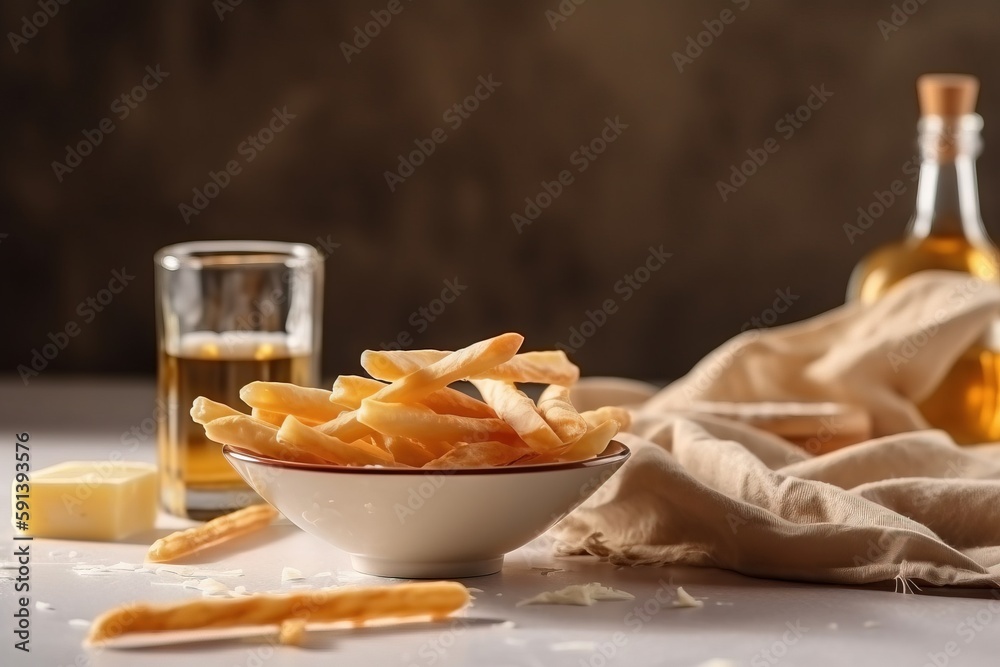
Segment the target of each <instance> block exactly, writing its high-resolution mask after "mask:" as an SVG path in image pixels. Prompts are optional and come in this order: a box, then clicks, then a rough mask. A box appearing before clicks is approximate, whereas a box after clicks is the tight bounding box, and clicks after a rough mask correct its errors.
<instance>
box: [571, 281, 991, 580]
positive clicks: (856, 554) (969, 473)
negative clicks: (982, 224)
mask: <svg viewBox="0 0 1000 667" xmlns="http://www.w3.org/2000/svg"><path fill="white" fill-rule="evenodd" d="M998 315H1000V286H998V285H993V284H988V283H983V282H981V281H978V280H976V279H972V278H969V277H968V276H965V275H962V274H957V273H946V272H926V273H920V274H916V275H914V276H912V277H911V278H908V279H907V280H905V281H903V282H901V283H900V284H899V285H898V286H897V287H896V288H894V289H893V290H892V291H891V292H890V293H889V294H887V295H886V296H885V298H884V299H883V300H882V301H880V302H879V303H877V304H875V305H872V306H861V305H857V304H851V305H847V306H844V307H841V308H838V309H836V310H833V311H831V312H829V313H826V314H823V315H821V316H819V317H816V318H813V319H811V320H807V321H804V322H799V323H796V324H792V325H787V326H783V327H777V328H774V329H770V330H764V331H760V332H756V331H753V332H746V333H744V334H741V335H739V336H737V337H736V338H735V339H733V340H731V341H729V342H728V343H727V344H725V345H723V346H722V347H721V348H719V349H718V350H716V351H715V352H713V353H712V354H710V355H709V356H708V357H706V358H705V359H704V360H703V361H701V362H700V363H699V364H698V365H697V366H695V368H694V369H693V370H692V371H691V373H689V374H688V375H686V376H685V377H683V378H681V379H680V380H678V381H676V382H675V383H673V384H671V385H670V386H668V387H667V388H665V389H663V390H662V391H659V392H654V390H653V389H652V387H648V388H645V389H643V388H642V387H641V386H638V385H636V383H628V384H624V383H623V382H622V381H620V380H613V379H611V380H609V379H590V380H583V381H581V383H580V384H579V385H578V387H577V388H576V389H575V390H574V401H575V402H576V403H577V404H578V407H580V408H581V409H587V408H591V407H596V406H598V405H601V404H605V403H615V404H617V403H620V402H622V399H625V400H628V401H630V402H634V403H639V401H637V400H636V399H639V398H644V399H646V400H644V401H642V402H641V403H640V404H638V405H637V406H636V408H635V409H634V415H635V422H634V423H633V425H632V427H631V429H630V431H631V433H626V434H622V435H621V436H620V439H621V440H622V441H623V442H624V443H625V444H626V445H628V446H629V447H630V448H631V450H632V457H631V459H630V460H629V461H628V462H627V463H626V464H625V466H624V467H623V468H622V469H621V470H620V471H619V473H618V474H616V475H615V476H614V477H612V478H611V480H609V482H608V483H607V484H605V486H604V487H602V488H601V489H600V490H599V491H598V492H597V493H596V494H595V495H594V496H593V497H591V499H590V500H588V501H587V503H585V504H584V505H583V506H582V507H581V508H579V509H578V510H577V511H575V512H574V513H573V514H571V515H570V516H569V517H567V518H566V519H564V520H563V521H562V522H560V523H559V524H558V525H557V526H556V527H555V528H553V532H552V534H553V535H554V536H555V537H556V538H557V540H558V541H559V542H560V543H561V548H562V549H563V550H564V551H565V552H567V553H584V552H589V553H593V554H597V555H601V556H606V557H608V558H610V560H611V561H612V562H615V563H620V564H667V563H679V564H688V565H703V566H715V567H722V568H727V569H731V570H735V571H737V572H742V573H744V574H748V575H752V576H760V577H770V578H780V579H795V580H801V581H811V582H827V583H840V584H862V583H870V582H878V581H886V580H891V579H894V578H895V579H897V580H899V581H900V582H901V584H902V586H903V588H904V589H908V587H909V584H910V583H911V582H917V583H930V584H934V585H964V586H996V585H998V584H1000V444H991V445H984V446H979V447H971V448H970V447H958V446H956V445H955V444H954V443H953V442H952V441H951V439H950V438H949V437H948V435H947V434H945V433H943V432H941V431H934V430H920V429H925V428H926V423H925V422H924V420H923V419H922V417H921V416H920V414H919V412H918V411H917V410H916V408H915V407H914V403H916V402H919V401H921V400H922V399H923V398H924V397H926V396H927V395H929V394H930V392H931V391H933V389H934V388H935V386H936V384H937V383H938V382H939V381H940V379H941V378H942V377H943V376H944V374H945V373H946V372H947V371H948V369H949V368H950V367H951V365H952V364H953V363H954V361H955V360H956V358H957V357H958V356H959V355H960V354H961V353H962V352H963V351H964V350H965V349H966V348H967V347H968V346H969V345H970V344H972V343H973V342H975V341H977V340H978V339H980V338H981V337H982V336H983V335H984V334H986V333H987V332H988V331H989V329H990V327H991V325H992V322H993V321H994V320H995V319H996V318H997V316H998ZM665 337H666V338H667V339H669V334H668V333H667V334H665ZM695 400H713V401H840V402H845V403H852V404H855V405H859V406H863V407H865V408H867V409H868V410H869V412H870V414H871V416H872V420H873V429H874V433H875V435H876V436H881V437H878V438H876V439H874V440H871V441H868V442H865V443H861V444H858V445H853V446H851V447H848V448H845V449H841V450H839V451H835V452H832V453H829V454H824V455H820V456H810V455H808V454H806V453H805V452H804V451H803V450H801V449H800V448H797V447H795V446H794V445H791V444H790V443H788V442H786V441H784V440H782V439H781V438H778V437H777V436H774V435H771V434H768V433H765V432H763V431H759V430H757V429H754V428H752V427H749V426H745V425H742V424H738V423H736V422H731V421H728V420H724V419H720V418H713V417H708V416H704V415H697V414H694V413H685V411H684V408H685V406H686V405H687V404H688V403H689V402H691V401H695Z"/></svg>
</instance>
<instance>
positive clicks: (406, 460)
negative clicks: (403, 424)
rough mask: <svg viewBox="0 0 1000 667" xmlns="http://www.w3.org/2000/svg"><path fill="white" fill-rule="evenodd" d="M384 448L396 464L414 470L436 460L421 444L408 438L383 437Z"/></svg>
mask: <svg viewBox="0 0 1000 667" xmlns="http://www.w3.org/2000/svg"><path fill="white" fill-rule="evenodd" d="M385 448H386V449H388V450H389V453H390V454H392V457H393V458H394V459H396V461H397V462H398V463H403V464H405V465H408V466H412V467H414V468H419V467H421V466H423V465H424V464H425V463H430V462H431V461H433V460H434V459H435V458H436V457H435V456H434V454H431V453H430V452H429V451H427V449H426V448H425V447H424V446H423V445H422V444H420V443H419V442H417V441H416V440H411V439H410V438H397V437H396V436H391V435H390V436H385ZM449 451H450V450H449ZM444 453H447V452H444Z"/></svg>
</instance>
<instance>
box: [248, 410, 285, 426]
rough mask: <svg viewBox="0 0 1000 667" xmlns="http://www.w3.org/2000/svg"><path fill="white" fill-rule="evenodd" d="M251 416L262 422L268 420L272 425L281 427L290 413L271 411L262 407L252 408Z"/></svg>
mask: <svg viewBox="0 0 1000 667" xmlns="http://www.w3.org/2000/svg"><path fill="white" fill-rule="evenodd" d="M250 416H251V417H253V418H254V419H259V420H261V421H262V422H267V423H268V424H270V425H271V426H277V427H280V426H281V425H282V424H283V423H284V421H285V417H287V416H288V415H286V414H284V413H283V412H271V411H270V410H261V409H260V408H250Z"/></svg>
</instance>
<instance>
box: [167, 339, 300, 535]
mask: <svg viewBox="0 0 1000 667" xmlns="http://www.w3.org/2000/svg"><path fill="white" fill-rule="evenodd" d="M242 335H243V336H244V339H243V340H240V341H239V343H240V344H239V345H235V346H232V345H230V346H226V347H223V346H220V345H218V344H216V343H214V342H206V341H199V342H195V343H191V342H188V344H186V345H182V346H181V349H180V353H179V354H177V355H172V354H168V353H166V352H162V351H161V353H160V357H161V358H160V366H159V368H160V377H159V386H158V392H159V396H158V398H159V405H161V406H163V409H162V410H161V415H162V416H161V424H160V427H159V428H158V448H159V460H160V494H161V498H162V500H163V503H164V505H165V506H166V507H167V509H168V510H169V511H170V512H171V513H173V514H177V515H179V516H188V517H190V518H193V519H209V518H213V517H215V516H219V515H221V514H224V513H225V512H227V511H231V510H233V509H237V508H238V507H240V506H244V505H247V504H250V503H251V502H254V501H255V500H256V499H255V496H253V492H252V491H251V490H250V488H249V487H247V486H246V484H245V483H244V482H243V480H242V479H241V478H240V476H239V475H238V474H237V473H236V471H235V470H234V469H233V468H232V466H230V465H229V463H228V462H227V461H226V459H225V457H224V456H223V455H222V446H221V445H220V444H218V443H216V442H212V441H211V440H209V439H208V438H206V437H205V429H204V428H203V427H202V426H201V425H200V424H196V423H195V422H194V421H193V420H192V419H191V415H190V410H191V403H192V402H193V401H194V399H195V398H197V397H198V396H205V397H207V398H210V399H212V400H213V401H218V402H220V403H225V404H226V405H230V406H232V407H234V408H236V409H238V410H241V411H244V412H249V408H247V407H246V406H245V405H244V404H243V402H242V401H241V400H240V388H241V387H242V386H243V385H245V384H247V383H249V382H253V381H254V380H267V381H274V382H293V383H295V384H300V385H308V384H310V380H311V364H312V357H311V355H308V354H306V355H299V356H293V355H291V354H290V353H289V352H288V350H287V347H286V346H284V345H282V344H277V343H275V342H273V341H267V340H254V338H253V337H252V336H248V335H247V334H242ZM199 493H200V494H205V495H206V496H210V495H215V496H220V497H230V498H232V499H233V506H231V507H219V508H218V509H217V510H194V509H191V508H188V507H185V506H184V505H186V503H185V499H186V498H188V497H190V495H191V494H199ZM248 497H249V498H248ZM248 500H249V502H248Z"/></svg>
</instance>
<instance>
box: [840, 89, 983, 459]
mask: <svg viewBox="0 0 1000 667" xmlns="http://www.w3.org/2000/svg"><path fill="white" fill-rule="evenodd" d="M973 81H974V80H973ZM974 101H975V95H974V93H973V96H972V103H973V105H974ZM921 102H922V104H926V100H925V91H924V90H921ZM931 106H933V104H932V105H931ZM935 110H936V109H935ZM966 111H968V113H963V114H961V115H957V116H953V117H948V116H940V115H930V116H928V115H925V116H924V118H923V119H922V121H921V125H920V147H921V153H922V158H923V161H922V164H921V168H920V180H919V183H918V189H917V210H916V213H915V214H914V216H913V218H912V219H911V221H910V225H909V228H908V230H907V235H906V238H904V239H903V240H902V241H899V242H897V243H892V244H889V245H887V246H884V247H882V248H880V249H879V250H876V251H875V252H874V253H872V254H871V255H869V256H868V257H866V258H865V259H864V260H862V261H861V262H860V263H859V264H858V266H857V267H856V268H855V270H854V273H853V274H852V275H851V280H850V284H849V286H848V294H847V296H848V300H860V301H862V302H864V303H870V302H872V301H875V300H877V299H879V298H880V297H881V296H882V295H883V294H884V293H885V292H886V291H887V290H888V289H889V288H890V287H892V286H893V285H894V284H896V283H897V282H899V281H900V280H902V279H903V278H905V277H906V276H908V275H910V274H913V273H916V272H918V271H925V270H930V269H943V270H950V271H961V272H964V273H968V274H971V275H973V276H976V277H979V278H982V279H983V280H989V281H997V280H1000V277H998V267H1000V250H998V249H997V247H996V246H995V245H994V244H993V242H992V241H991V240H990V239H989V236H988V235H987V233H986V229H985V228H984V226H983V223H982V219H981V217H980V214H979V197H978V189H977V184H976V172H975V158H976V155H977V154H978V152H979V148H980V142H979V130H980V128H981V127H982V119H981V118H980V117H979V116H977V115H976V114H974V113H972V112H971V110H966ZM998 398H1000V350H998V349H995V348H994V346H992V345H989V344H987V343H986V342H985V341H984V342H981V343H977V344H975V345H973V346H972V347H971V348H970V349H968V350H966V351H964V353H963V354H962V355H961V356H960V357H959V359H958V361H957V362H956V363H955V366H954V367H953V368H952V370H951V371H950V372H949V373H948V375H947V376H946V377H945V379H944V380H943V381H942V382H941V384H940V385H939V386H938V387H937V388H936V389H935V391H934V392H933V393H932V394H931V395H930V396H929V397H927V398H926V399H925V400H924V401H923V402H921V403H920V404H919V406H918V407H919V409H920V412H921V413H922V414H923V416H924V418H925V419H927V421H928V422H929V423H930V425H931V426H933V427H935V428H941V429H944V430H945V431H948V433H950V434H951V436H952V438H954V440H955V441H956V442H958V443H959V444H978V443H984V442H990V441H994V440H1000V403H998Z"/></svg>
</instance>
